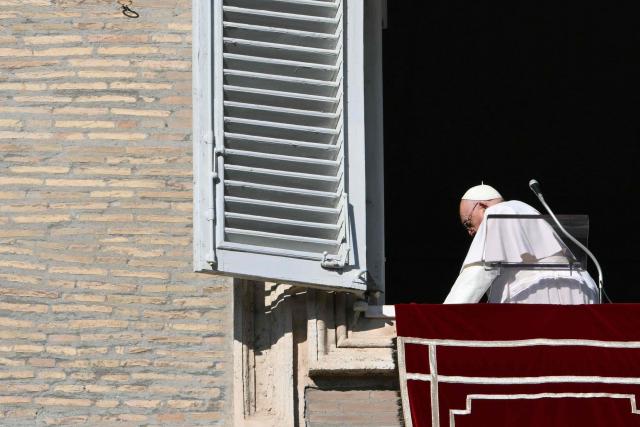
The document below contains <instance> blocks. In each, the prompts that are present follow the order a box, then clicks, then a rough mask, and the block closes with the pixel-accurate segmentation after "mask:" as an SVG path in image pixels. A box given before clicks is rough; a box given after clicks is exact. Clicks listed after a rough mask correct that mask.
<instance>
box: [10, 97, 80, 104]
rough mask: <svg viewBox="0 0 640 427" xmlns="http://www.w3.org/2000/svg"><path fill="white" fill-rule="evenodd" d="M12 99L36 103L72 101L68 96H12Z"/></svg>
mask: <svg viewBox="0 0 640 427" xmlns="http://www.w3.org/2000/svg"><path fill="white" fill-rule="evenodd" d="M13 100H14V101H16V102H37V103H49V102H63V103H65V104H66V103H69V102H71V101H72V99H71V98H70V97H68V96H14V97H13Z"/></svg>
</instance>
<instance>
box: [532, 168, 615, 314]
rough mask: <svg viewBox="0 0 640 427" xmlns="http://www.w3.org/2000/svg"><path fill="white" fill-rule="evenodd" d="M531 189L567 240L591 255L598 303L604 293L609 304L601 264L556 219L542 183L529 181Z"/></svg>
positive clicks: (600, 302)
mask: <svg viewBox="0 0 640 427" xmlns="http://www.w3.org/2000/svg"><path fill="white" fill-rule="evenodd" d="M529 188H531V191H533V192H534V194H535V195H536V196H537V197H538V200H540V203H542V206H544V208H545V209H546V210H547V212H549V215H551V218H553V220H554V221H555V223H556V225H557V226H558V228H559V229H560V231H562V233H563V234H564V235H565V236H567V238H568V239H569V240H571V241H572V242H573V243H575V244H576V245H577V246H578V247H579V248H580V249H582V250H583V251H585V252H586V254H587V255H589V258H591V259H592V260H593V263H594V264H595V265H596V268H597V269H598V303H599V304H602V295H603V293H604V295H605V296H606V298H607V300H608V301H609V302H611V300H610V299H609V296H608V295H607V294H606V292H604V289H603V287H602V285H603V282H604V280H603V278H602V268H600V263H599V262H598V260H597V259H596V257H595V255H593V253H591V251H590V250H589V249H587V247H586V246H585V245H583V244H582V243H580V242H579V241H578V239H576V238H575V237H573V236H572V235H571V234H569V232H568V231H567V230H565V229H564V227H563V226H562V224H560V221H558V218H556V216H555V214H554V213H553V211H551V208H550V207H549V205H548V204H547V202H545V200H544V197H543V196H542V192H541V191H540V183H539V182H538V181H536V180H535V179H532V180H531V181H529Z"/></svg>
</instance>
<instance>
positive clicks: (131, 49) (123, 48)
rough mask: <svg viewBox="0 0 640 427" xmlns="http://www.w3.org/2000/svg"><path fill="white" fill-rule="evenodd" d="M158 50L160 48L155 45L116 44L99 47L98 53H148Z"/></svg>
mask: <svg viewBox="0 0 640 427" xmlns="http://www.w3.org/2000/svg"><path fill="white" fill-rule="evenodd" d="M157 52H158V48H157V47H155V46H137V47H126V46H116V47H101V48H98V55H148V54H150V53H157Z"/></svg>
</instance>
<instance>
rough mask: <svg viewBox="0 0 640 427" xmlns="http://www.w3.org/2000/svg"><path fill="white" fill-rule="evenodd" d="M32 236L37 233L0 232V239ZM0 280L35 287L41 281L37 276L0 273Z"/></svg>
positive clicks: (21, 231)
mask: <svg viewBox="0 0 640 427" xmlns="http://www.w3.org/2000/svg"><path fill="white" fill-rule="evenodd" d="M18 235H20V236H24V235H26V236H32V235H37V233H30V232H29V231H26V230H20V231H18V232H15V231H14V232H11V231H4V232H3V231H2V230H0V237H15V236H18ZM0 279H2V280H5V281H7V282H15V283H26V284H29V285H37V284H39V283H40V282H41V281H42V278H40V277H37V276H33V275H30V276H24V275H21V274H5V273H0Z"/></svg>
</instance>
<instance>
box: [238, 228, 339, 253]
mask: <svg viewBox="0 0 640 427" xmlns="http://www.w3.org/2000/svg"><path fill="white" fill-rule="evenodd" d="M225 234H226V235H227V236H228V237H229V241H230V242H232V243H242V244H247V245H255V246H266V245H268V246H269V247H271V248H282V249H294V250H297V251H304V252H316V253H322V252H325V251H329V252H337V250H338V247H339V245H337V244H336V241H335V240H331V239H318V238H314V237H304V236H295V235H288V234H278V233H267V232H263V231H253V230H244V229H239V228H230V227H226V228H225ZM265 244H266V245H265Z"/></svg>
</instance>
